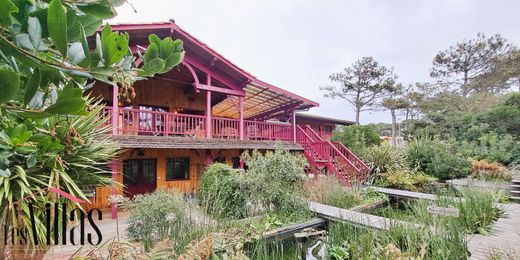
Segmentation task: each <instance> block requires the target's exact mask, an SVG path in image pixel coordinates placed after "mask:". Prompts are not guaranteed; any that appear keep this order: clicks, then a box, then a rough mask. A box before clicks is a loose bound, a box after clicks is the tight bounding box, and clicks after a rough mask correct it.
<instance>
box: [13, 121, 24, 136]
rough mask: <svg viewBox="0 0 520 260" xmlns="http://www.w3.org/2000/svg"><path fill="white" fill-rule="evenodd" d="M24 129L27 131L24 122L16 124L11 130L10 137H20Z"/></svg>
mask: <svg viewBox="0 0 520 260" xmlns="http://www.w3.org/2000/svg"><path fill="white" fill-rule="evenodd" d="M26 131H27V126H26V125H24V124H20V125H17V126H15V127H14V128H13V130H12V131H11V137H20V136H21V135H22V134H23V133H24V132H26Z"/></svg>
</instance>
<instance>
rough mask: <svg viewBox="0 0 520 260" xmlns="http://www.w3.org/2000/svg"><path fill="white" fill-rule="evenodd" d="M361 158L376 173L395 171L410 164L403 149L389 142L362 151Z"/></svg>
mask: <svg viewBox="0 0 520 260" xmlns="http://www.w3.org/2000/svg"><path fill="white" fill-rule="evenodd" d="M361 158H363V161H364V162H365V163H367V164H368V166H370V168H372V173H374V174H381V173H385V172H388V171H395V170H399V169H403V168H406V167H407V166H408V165H407V162H406V158H405V157H404V155H403V153H402V151H401V150H400V149H398V148H395V147H392V146H390V145H389V144H387V143H384V144H381V145H378V146H372V147H368V148H366V149H365V150H364V151H363V152H362V153H361Z"/></svg>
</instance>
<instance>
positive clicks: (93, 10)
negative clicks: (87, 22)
mask: <svg viewBox="0 0 520 260" xmlns="http://www.w3.org/2000/svg"><path fill="white" fill-rule="evenodd" d="M78 9H79V10H81V11H82V12H84V13H85V14H89V15H93V16H97V17H99V18H102V19H109V18H112V17H114V16H116V14H117V13H116V10H115V9H114V8H113V7H112V4H111V3H110V2H108V1H102V2H101V3H95V4H87V5H84V6H78Z"/></svg>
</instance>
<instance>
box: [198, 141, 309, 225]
mask: <svg viewBox="0 0 520 260" xmlns="http://www.w3.org/2000/svg"><path fill="white" fill-rule="evenodd" d="M242 159H243V160H244V161H245V163H246V164H247V166H248V170H247V172H242V171H237V170H233V169H231V168H230V167H229V166H227V165H224V164H213V165H212V166H210V167H209V168H208V169H207V170H206V172H205V173H204V174H203V175H202V177H201V183H200V189H199V192H200V197H201V203H202V205H203V207H204V208H205V210H206V211H207V212H208V213H210V214H212V215H213V216H215V217H218V218H232V219H239V218H244V217H249V216H253V215H257V214H259V213H262V212H269V211H277V212H285V213H287V214H291V213H292V212H300V211H301V210H302V209H304V208H305V207H304V205H303V201H302V200H301V198H300V196H301V191H302V189H303V183H304V180H305V175H304V174H303V169H304V165H305V163H306V161H305V159H304V158H303V157H301V156H299V155H294V154H291V153H290V152H288V151H284V150H276V151H274V152H270V151H269V152H266V153H265V154H261V153H260V152H258V151H254V152H253V154H252V155H249V154H247V153H244V154H243V155H242Z"/></svg>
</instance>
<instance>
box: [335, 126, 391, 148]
mask: <svg viewBox="0 0 520 260" xmlns="http://www.w3.org/2000/svg"><path fill="white" fill-rule="evenodd" d="M332 141H334V142H340V143H343V144H344V145H345V146H346V147H348V148H349V149H350V150H351V151H352V152H353V153H355V154H360V153H361V152H362V151H363V149H364V148H366V147H370V146H373V145H379V144H380V143H381V138H379V134H378V133H377V131H376V129H375V128H374V127H373V126H369V125H364V126H363V125H350V126H343V127H339V128H337V129H336V130H334V133H333V135H332Z"/></svg>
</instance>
